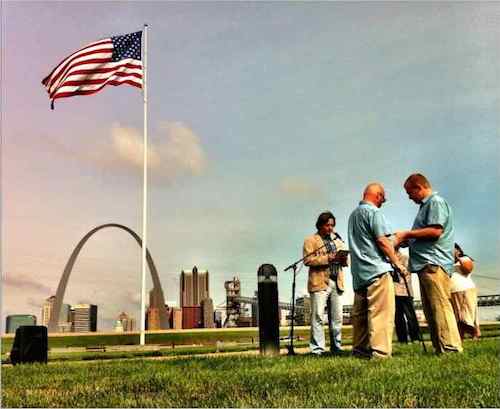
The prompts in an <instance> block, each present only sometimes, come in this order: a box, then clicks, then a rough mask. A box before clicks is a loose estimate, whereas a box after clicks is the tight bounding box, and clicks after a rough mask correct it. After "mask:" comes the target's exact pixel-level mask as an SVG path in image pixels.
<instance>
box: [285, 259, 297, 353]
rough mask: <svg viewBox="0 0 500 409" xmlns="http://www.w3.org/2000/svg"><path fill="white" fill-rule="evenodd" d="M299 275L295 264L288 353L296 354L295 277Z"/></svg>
mask: <svg viewBox="0 0 500 409" xmlns="http://www.w3.org/2000/svg"><path fill="white" fill-rule="evenodd" d="M296 277H297V265H296V264H295V265H294V266H293V282H292V322H291V325H290V344H289V345H287V349H288V355H296V353H295V350H294V349H293V326H294V323H295V278H296Z"/></svg>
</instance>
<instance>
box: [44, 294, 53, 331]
mask: <svg viewBox="0 0 500 409" xmlns="http://www.w3.org/2000/svg"><path fill="white" fill-rule="evenodd" d="M55 301H56V296H55V295H52V296H50V297H49V298H47V299H46V300H45V302H44V303H43V305H42V325H45V326H46V327H48V326H49V321H50V316H51V315H52V309H53V308H54V303H55Z"/></svg>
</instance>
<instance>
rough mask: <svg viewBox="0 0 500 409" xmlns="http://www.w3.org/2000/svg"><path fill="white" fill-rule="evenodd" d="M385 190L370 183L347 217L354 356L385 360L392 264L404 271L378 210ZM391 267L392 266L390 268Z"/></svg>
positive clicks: (388, 349)
mask: <svg viewBox="0 0 500 409" xmlns="http://www.w3.org/2000/svg"><path fill="white" fill-rule="evenodd" d="M384 202H385V192H384V187H383V186H382V185H381V184H380V183H371V184H369V185H368V186H367V187H366V188H365V191H364V193H363V200H362V201H361V202H360V203H359V206H358V207H357V208H356V209H355V210H354V211H353V212H352V213H351V215H350V217H349V227H348V234H349V249H350V252H351V274H352V278H353V287H354V305H353V311H352V315H351V316H352V331H353V335H352V338H353V341H352V342H353V349H352V352H353V355H354V356H358V357H367V358H371V357H379V358H386V357H389V356H391V353H392V334H393V328H394V313H395V297H394V285H393V281H392V277H391V274H390V273H391V272H392V271H393V267H392V265H394V266H396V267H397V268H399V269H401V270H404V266H403V265H401V262H400V261H399V259H398V257H397V256H396V253H395V252H394V247H393V245H392V243H391V241H390V240H389V238H388V236H389V235H390V234H391V233H392V232H391V230H390V228H389V226H388V224H387V222H386V220H385V218H384V216H383V214H382V212H381V211H380V207H381V206H382V204H383V203H384ZM391 264H392V265H391Z"/></svg>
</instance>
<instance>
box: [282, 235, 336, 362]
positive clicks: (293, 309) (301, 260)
mask: <svg viewBox="0 0 500 409" xmlns="http://www.w3.org/2000/svg"><path fill="white" fill-rule="evenodd" d="M325 246H326V244H324V245H323V246H321V247H319V248H318V249H316V250H314V251H313V252H311V253H309V254H306V255H305V256H304V257H302V258H301V259H300V260H297V261H296V262H295V263H293V264H290V265H289V266H288V267H287V268H285V270H284V271H288V270H290V269H293V282H292V325H291V326H290V333H289V338H290V343H289V344H288V345H287V346H286V348H287V349H288V355H297V354H296V353H295V350H294V349H293V327H294V322H295V281H296V278H297V266H298V265H299V264H300V263H302V262H303V261H304V260H305V259H306V258H307V257H309V256H311V255H313V254H315V253H317V252H318V250H321V249H322V248H323V247H325Z"/></svg>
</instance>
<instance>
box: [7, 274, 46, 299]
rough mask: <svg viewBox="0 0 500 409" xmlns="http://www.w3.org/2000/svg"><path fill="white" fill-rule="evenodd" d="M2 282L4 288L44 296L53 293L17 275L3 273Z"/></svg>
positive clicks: (33, 281)
mask: <svg viewBox="0 0 500 409" xmlns="http://www.w3.org/2000/svg"><path fill="white" fill-rule="evenodd" d="M2 282H3V285H4V286H5V287H13V289H17V290H23V291H26V290H29V291H36V292H39V293H45V294H51V293H52V291H53V289H52V288H50V287H48V286H46V285H44V284H42V283H39V282H38V281H36V280H33V279H31V278H28V277H26V276H24V275H19V274H18V275H15V276H14V274H11V273H5V275H4V277H3V279H2Z"/></svg>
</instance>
